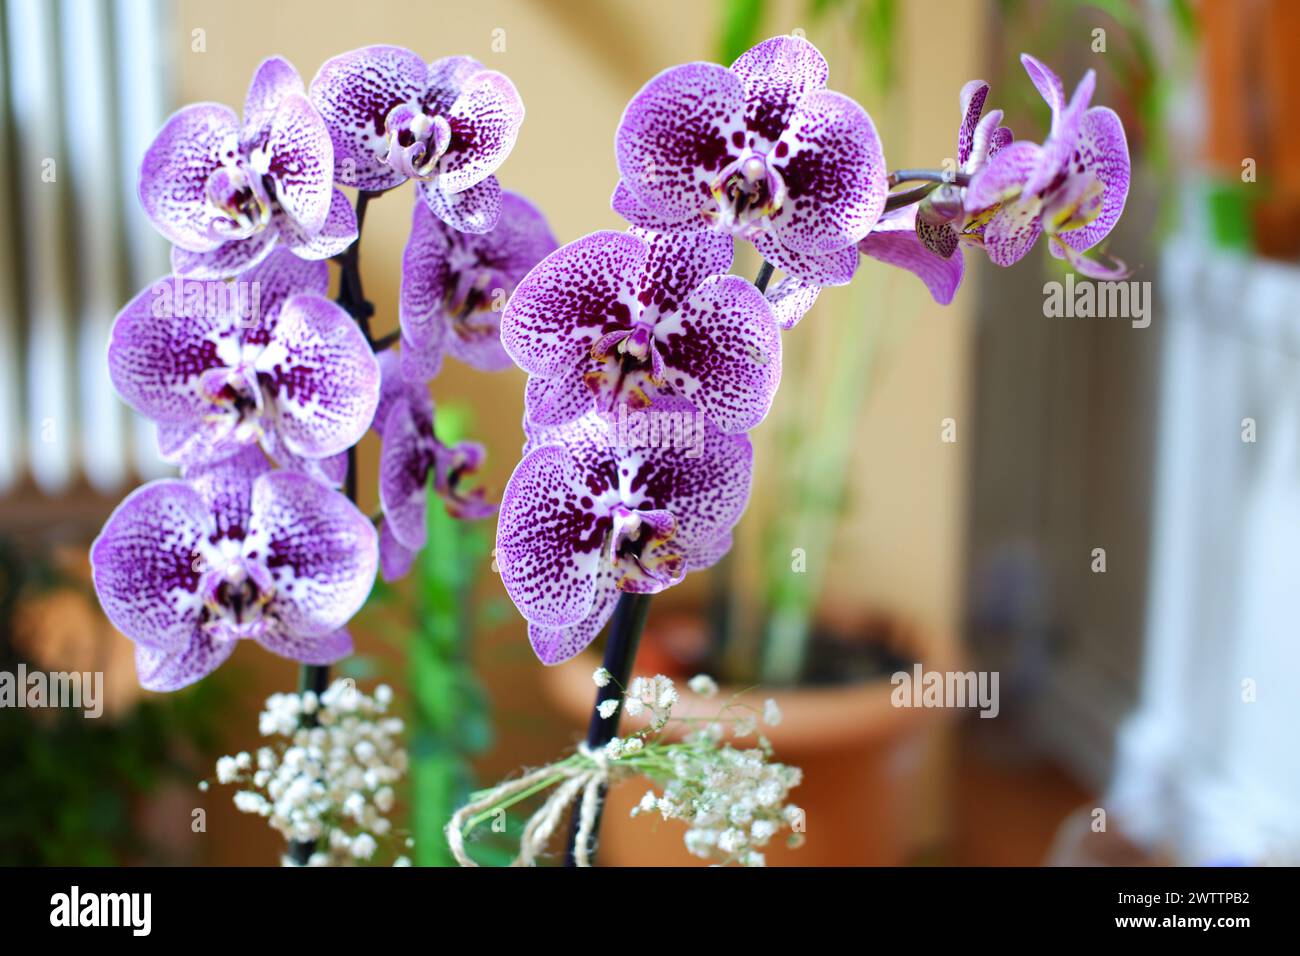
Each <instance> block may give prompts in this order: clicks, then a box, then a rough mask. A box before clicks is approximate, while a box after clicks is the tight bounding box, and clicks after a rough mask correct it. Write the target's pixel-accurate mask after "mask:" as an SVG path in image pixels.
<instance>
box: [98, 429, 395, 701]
mask: <svg viewBox="0 0 1300 956" xmlns="http://www.w3.org/2000/svg"><path fill="white" fill-rule="evenodd" d="M187 475H188V480H187V481H180V480H177V479H164V480H161V481H153V482H150V483H149V484H147V485H144V486H143V487H140V488H137V489H136V490H135V491H134V492H132V493H131V494H130V495H129V496H128V497H127V498H126V500H125V501H123V502H122V503H121V504H120V505H118V507H117V510H115V511H114V512H113V514H112V515H111V516H110V517H109V519H108V522H107V524H105V525H104V530H103V531H102V532H101V533H100V535H99V537H98V538H96V539H95V543H94V544H93V545H92V547H91V550H90V560H91V565H92V567H93V569H94V581H95V591H96V593H97V594H98V595H99V600H100V603H101V604H102V605H103V607H104V610H105V612H106V613H107V614H108V617H109V620H111V621H112V622H113V625H114V626H115V627H117V628H118V629H119V630H120V631H122V633H124V634H125V635H126V636H127V637H129V638H130V639H131V640H133V641H134V642H135V643H136V645H137V646H136V667H137V670H138V671H139V675H140V683H141V684H142V685H143V686H144V687H146V688H148V689H150V690H176V689H177V688H180V687H184V686H185V685H187V684H192V683H193V682H194V681H196V680H198V679H199V678H201V677H203V676H205V675H206V674H209V673H211V672H212V671H213V670H215V669H216V668H217V667H218V666H220V665H221V663H222V662H223V661H225V660H226V658H228V657H229V656H230V654H231V653H232V652H233V651H234V648H235V644H236V642H237V641H239V640H240V639H242V638H248V639H251V640H254V641H256V642H257V643H258V644H260V645H262V646H263V647H264V648H266V649H267V650H269V651H272V652H274V653H276V654H279V655H281V656H283V657H289V658H292V659H294V660H297V661H302V662H304V663H308V664H328V663H332V662H334V661H336V660H339V659H340V658H342V657H345V656H347V655H348V654H349V653H351V649H352V639H351V637H350V636H349V635H348V632H347V631H346V630H345V629H344V625H345V624H347V622H348V620H349V619H350V618H351V617H352V615H353V614H355V613H356V612H357V611H358V610H359V609H360V608H361V606H362V604H363V603H365V600H366V597H367V595H369V593H370V588H371V585H372V584H373V583H374V579H375V568H376V566H377V564H378V545H377V543H376V536H375V529H374V527H373V526H372V525H371V523H370V521H369V519H367V518H366V517H365V516H364V515H363V514H361V512H359V511H358V510H357V509H356V506H355V505H353V504H352V503H351V502H350V501H348V500H347V498H345V497H344V496H343V495H341V494H339V493H338V492H336V491H331V490H329V489H327V488H325V487H323V486H321V485H320V484H319V483H318V482H316V481H314V480H313V479H311V478H309V477H307V476H306V475H302V474H298V473H296V472H287V471H277V472H271V471H270V465H269V464H268V463H267V461H266V459H265V458H264V457H263V456H262V455H261V454H260V453H259V452H258V451H257V450H256V449H252V448H250V449H245V450H244V451H242V452H240V453H239V454H237V455H235V456H233V457H231V458H227V459H225V460H224V461H222V462H219V463H217V464H215V465H207V466H202V467H200V468H196V469H193V470H190V471H189V472H188V473H187Z"/></svg>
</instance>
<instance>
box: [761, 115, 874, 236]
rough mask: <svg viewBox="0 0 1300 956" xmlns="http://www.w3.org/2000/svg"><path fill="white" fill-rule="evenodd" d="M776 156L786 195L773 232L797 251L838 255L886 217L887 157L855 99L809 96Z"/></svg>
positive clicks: (776, 214)
mask: <svg viewBox="0 0 1300 956" xmlns="http://www.w3.org/2000/svg"><path fill="white" fill-rule="evenodd" d="M783 146H784V147H786V148H788V150H789V153H788V155H783V153H782V147H783ZM774 155H775V157H776V158H775V159H774V161H773V166H774V167H775V168H776V170H777V171H778V173H779V174H780V175H781V177H782V178H783V179H784V181H785V186H786V190H787V197H786V201H785V202H784V203H783V204H782V205H781V208H780V209H778V210H777V211H776V212H775V213H774V214H773V216H772V228H773V229H774V230H775V232H776V234H777V236H778V237H779V238H780V240H781V242H782V244H783V245H785V246H786V247H787V248H789V249H790V250H792V251H794V252H796V253H804V254H808V255H826V254H827V253H832V252H835V251H836V250H839V249H843V248H844V247H845V246H851V245H853V244H854V243H856V242H857V241H858V240H859V239H861V238H862V237H863V236H865V235H866V234H867V233H868V232H869V231H870V230H871V227H872V226H873V225H875V222H876V220H877V219H879V218H880V214H881V212H882V211H883V210H884V208H885V196H886V193H887V192H888V188H887V185H886V177H887V173H886V170H885V155H884V151H883V150H882V148H881V145H880V138H879V136H877V135H876V128H875V124H873V123H872V122H871V117H870V116H868V115H867V111H866V110H864V109H863V108H862V107H861V106H859V105H858V104H857V103H855V102H854V101H853V100H851V99H850V98H849V97H847V96H844V95H843V94H842V93H835V92H833V91H831V90H819V91H817V92H815V93H810V94H809V95H807V96H806V97H804V99H803V100H802V101H801V102H800V104H799V107H798V109H796V110H795V111H794V114H793V115H792V116H791V118H790V124H789V126H788V127H787V129H786V130H785V132H784V133H782V134H781V138H780V140H779V142H778V143H777V146H776V150H775V153H774Z"/></svg>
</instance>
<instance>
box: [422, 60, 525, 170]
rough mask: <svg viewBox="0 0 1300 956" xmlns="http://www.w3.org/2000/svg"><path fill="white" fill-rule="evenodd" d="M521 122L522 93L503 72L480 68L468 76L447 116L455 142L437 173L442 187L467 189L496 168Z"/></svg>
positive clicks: (508, 153)
mask: <svg viewBox="0 0 1300 956" xmlns="http://www.w3.org/2000/svg"><path fill="white" fill-rule="evenodd" d="M523 121H524V104H523V101H522V100H521V99H520V98H519V91H518V90H516V89H515V85H514V84H513V83H511V82H510V80H509V78H508V77H506V76H505V75H504V74H501V73H498V72H496V71H495V70H482V71H481V72H479V73H477V74H475V75H474V76H473V77H471V78H470V79H469V80H467V82H466V84H465V86H464V87H463V88H462V89H461V92H460V96H458V97H457V99H456V102H455V103H453V104H452V106H451V109H450V110H449V111H448V114H447V122H448V124H449V125H450V126H451V134H452V139H451V143H452V144H451V146H450V147H449V148H448V151H447V154H446V155H445V156H444V157H443V159H442V165H441V168H440V170H439V173H438V182H439V183H440V184H441V186H442V188H443V191H444V192H447V193H459V192H464V191H465V190H466V189H469V188H470V187H471V186H474V185H476V184H478V183H480V182H482V181H483V180H484V179H485V178H487V177H488V176H490V175H491V174H492V173H494V172H496V171H497V169H498V168H499V167H500V166H501V163H502V162H504V161H505V159H506V157H507V156H509V155H510V151H511V150H512V149H514V145H515V139H516V137H518V135H519V127H520V125H521V124H522V123H523Z"/></svg>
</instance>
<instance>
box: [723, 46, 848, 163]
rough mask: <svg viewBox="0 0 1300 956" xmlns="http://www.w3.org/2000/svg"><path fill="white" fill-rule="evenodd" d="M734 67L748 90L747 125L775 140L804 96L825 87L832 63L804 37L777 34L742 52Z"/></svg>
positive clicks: (767, 140)
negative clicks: (827, 62) (828, 62)
mask: <svg viewBox="0 0 1300 956" xmlns="http://www.w3.org/2000/svg"><path fill="white" fill-rule="evenodd" d="M731 70H732V72H733V73H735V74H736V75H737V76H739V77H740V79H741V82H742V83H744V90H745V125H746V127H747V128H748V129H749V130H750V132H752V133H755V134H757V135H758V136H760V137H762V139H763V143H762V144H760V145H767V144H772V143H775V142H776V141H777V140H778V139H779V138H780V136H781V133H782V132H783V131H784V130H785V128H786V126H787V125H789V123H790V118H791V116H792V115H793V114H794V111H795V110H796V109H797V108H798V106H799V104H800V103H801V102H803V99H804V97H806V96H807V95H808V94H809V93H813V92H815V91H817V90H822V89H825V88H826V80H827V78H828V77H829V76H830V67H829V66H827V65H826V58H825V57H823V56H822V54H821V51H820V50H818V49H817V47H815V46H813V45H812V44H811V43H809V42H808V41H807V40H805V39H804V38H803V37H796V36H778V37H773V38H772V39H770V40H764V41H763V42H762V43H760V44H758V45H757V46H755V47H753V48H751V49H749V50H747V51H746V52H745V53H742V54H741V55H740V57H739V59H737V60H736V62H735V63H733V64H731Z"/></svg>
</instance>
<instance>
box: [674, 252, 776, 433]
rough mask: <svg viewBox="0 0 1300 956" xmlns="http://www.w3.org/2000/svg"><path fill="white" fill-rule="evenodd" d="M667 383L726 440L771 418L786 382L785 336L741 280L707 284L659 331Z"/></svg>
mask: <svg viewBox="0 0 1300 956" xmlns="http://www.w3.org/2000/svg"><path fill="white" fill-rule="evenodd" d="M655 338H656V340H657V341H658V342H659V343H660V344H661V346H662V355H663V360H664V365H665V366H666V372H665V378H666V380H667V383H668V385H670V386H671V387H672V389H673V392H674V393H675V394H677V395H680V396H681V397H683V398H685V399H687V400H688V401H690V402H693V403H694V404H695V405H696V406H698V407H699V409H700V410H701V411H703V412H704V413H705V414H706V415H708V416H709V418H711V419H712V420H713V421H714V422H715V423H716V424H717V426H718V427H719V428H721V429H722V430H723V431H725V432H745V431H749V430H750V429H751V428H754V427H756V426H757V425H758V424H759V422H761V421H762V420H763V418H764V417H765V416H766V415H767V411H768V409H769V408H771V406H772V399H773V398H774V397H775V396H776V390H777V386H778V385H779V384H780V382H781V334H780V330H779V328H778V326H777V324H776V317H775V315H774V314H773V312H772V307H771V305H770V304H769V303H768V301H767V299H765V298H764V297H763V294H762V293H761V292H759V291H758V289H756V288H755V287H754V285H753V283H751V282H749V281H748V280H746V279H742V278H741V277H740V276H727V275H715V276H711V277H710V278H708V279H705V280H704V281H703V282H702V283H700V284H699V285H698V286H697V287H696V288H695V290H694V291H693V292H692V293H691V294H690V296H689V297H688V298H687V299H686V301H685V302H684V303H682V306H681V308H680V309H679V310H678V311H677V312H676V313H675V314H674V316H673V317H672V318H671V319H669V320H667V321H660V322H659V323H657V324H656V326H655Z"/></svg>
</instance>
